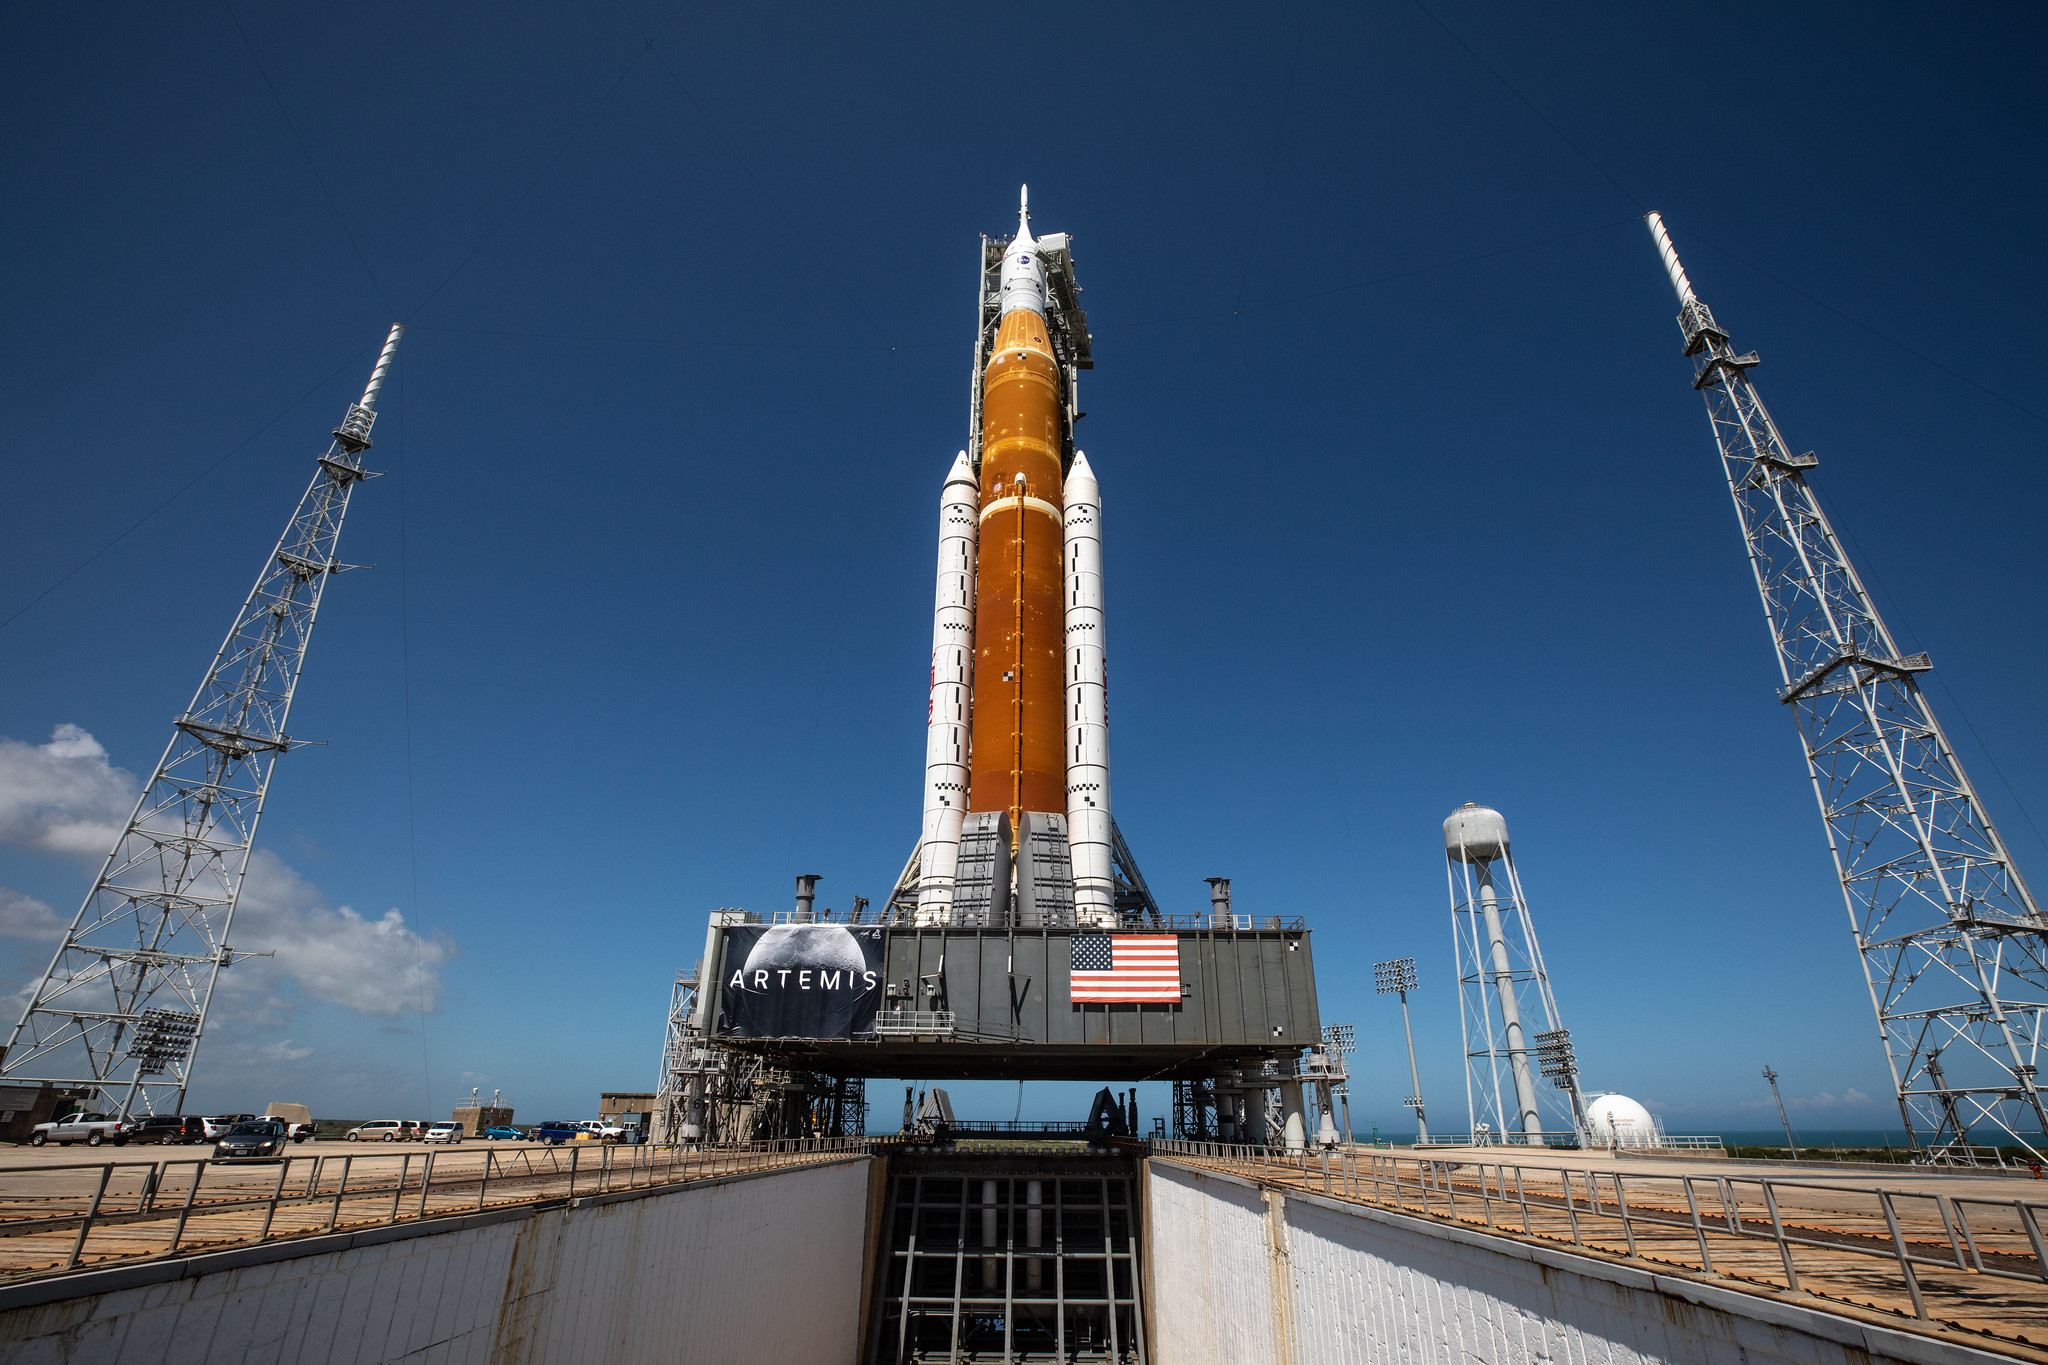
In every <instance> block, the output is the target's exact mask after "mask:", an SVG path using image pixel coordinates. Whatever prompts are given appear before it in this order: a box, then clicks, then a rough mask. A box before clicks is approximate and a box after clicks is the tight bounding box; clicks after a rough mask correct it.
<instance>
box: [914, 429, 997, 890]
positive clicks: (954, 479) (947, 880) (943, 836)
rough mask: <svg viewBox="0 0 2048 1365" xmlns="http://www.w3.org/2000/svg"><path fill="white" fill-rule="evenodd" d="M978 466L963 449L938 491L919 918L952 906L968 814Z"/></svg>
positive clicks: (919, 872) (978, 507)
mask: <svg viewBox="0 0 2048 1365" xmlns="http://www.w3.org/2000/svg"><path fill="white" fill-rule="evenodd" d="M980 500H981V499H980V492H979V488H978V485H977V484H976V482H975V477H974V466H972V465H970V464H969V463H968V462H967V452H966V451H964V450H963V451H961V452H960V454H959V455H958V456H957V457H956V458H955V459H954V461H953V468H952V469H951V470H950V471H949V472H948V473H947V474H946V483H945V486H944V487H943V488H942V489H941V490H940V491H939V569H938V588H937V590H936V592H935V594H934V599H933V603H932V692H931V704H930V709H929V711H928V713H927V716H926V721H925V746H924V839H923V843H922V845H921V847H920V851H919V854H918V871H917V922H918V923H919V924H926V925H930V924H944V923H945V922H946V920H947V918H948V917H949V916H950V915H951V914H952V911H953V874H954V870H955V869H956V867H957V866H958V865H959V861H960V821H961V817H963V816H964V815H965V814H966V813H967V726H968V720H969V711H970V703H971V697H972V692H973V686H974V684H973V678H974V547H975V540H976V537H977V535H978V533H979V530H980V517H979V509H980Z"/></svg>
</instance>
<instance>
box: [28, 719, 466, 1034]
mask: <svg viewBox="0 0 2048 1365" xmlns="http://www.w3.org/2000/svg"><path fill="white" fill-rule="evenodd" d="M141 785H142V783H141V780H140V779H139V778H137V777H136V776H135V774H133V773H131V772H128V771H126V770H125V769H122V768H117V767H114V766H113V765H112V764H111V763H110V762H108V759H107V751H106V749H105V748H104V747H103V746H102V745H101V744H100V742H99V741H98V740H96V739H94V738H93V737H92V736H91V735H90V734H89V733H87V732H86V731H85V730H83V729H80V728H79V727H78V726H76V725H70V724H65V725H59V726H58V727H57V728H56V729H55V730H54V731H52V732H51V735H50V742H49V743H47V744H39V745H38V744H24V743H22V742H21V741H20V740H15V739H8V738H5V737H4V736H0V844H13V845H16V846H17V847H21V848H29V849H35V850H38V851H41V852H46V853H58V854H65V855H69V856H73V857H79V858H89V859H91V860H92V861H93V862H94V863H97V860H98V859H100V858H102V857H104V856H105V855H106V852H107V849H108V848H110V847H111V846H112V845H113V842H114V839H115V837H116V836H117V835H118V834H119V833H120V832H121V827H122V825H123V824H124V823H125V822H126V821H127V818H128V814H129V812H130V811H131V810H133V809H134V806H135V796H136V793H137V791H138V790H139V789H140V787H141ZM64 928H65V922H64V921H62V920H60V919H58V917H57V915H56V912H55V911H53V910H52V909H51V908H50V907H49V906H48V905H45V904H44V903H43V902H41V901H39V900H36V899H34V898H33V897H30V896H26V895H23V894H22V893H20V892H18V891H11V890H8V889H7V888H4V887H0V937H6V938H24V939H41V940H54V939H57V938H61V937H62V936H63V933H64ZM229 938H230V941H231V943H232V945H233V946H234V947H235V948H237V949H241V950H243V951H249V952H258V953H267V952H275V954H276V956H275V957H259V958H251V959H248V960H246V961H244V962H241V963H239V964H237V965H236V966H235V967H233V968H231V969H230V970H228V971H227V972H226V973H224V974H223V975H222V977H221V986H222V987H223V988H224V990H225V992H226V994H227V995H228V996H229V999H228V1000H224V1001H222V1000H217V1002H216V1003H217V1004H225V1005H227V1006H228V1010H227V1014H228V1016H229V1017H230V1018H234V1017H235V1016H241V1017H242V1018H243V1019H244V1020H246V1021H247V1022H250V1023H260V1024H264V1025H276V1024H280V1023H282V1021H284V1020H286V1019H288V1018H290V1016H291V1013H292V1009H293V1004H294V1001H293V998H292V997H293V996H294V995H304V996H310V997H312V998H313V999H316V1000H321V1001H326V1002H328V1003H330V1004H336V1005H342V1006H345V1007H347V1008H349V1009H353V1010H361V1011H362V1012H363V1013H365V1014H373V1015H377V1016H379V1017H381V1018H387V1019H389V1018H395V1017H398V1016H401V1015H406V1014H412V1013H415V1012H418V1011H427V1012H432V1011H433V1010H435V1009H438V1008H439V1007H440V1002H441V990H442V987H441V976H440V971H439V969H440V968H441V967H442V966H443V965H445V964H446V963H448V962H450V961H452V960H453V959H454V957H455V953H456V947H455V943H454V941H453V940H451V939H450V938H449V937H448V936H447V935H446V934H441V933H436V934H434V935H432V936H430V937H422V936H421V935H420V934H418V933H417V932H415V931H414V930H413V929H412V928H411V927H410V926H409V925H407V924H406V921H405V916H404V915H403V914H401V913H400V912H399V911H397V910H395V909H394V910H387V911H385V912H384V914H383V915H382V916H381V917H378V918H368V917H365V916H363V915H360V914H358V913H356V911H354V910H352V909H351V908H349V907H348V906H346V905H344V906H341V907H340V908H339V909H333V910H330V909H328V908H327V907H326V905H325V898H324V897H323V896H322V895H321V894H320V890H319V888H318V887H316V886H314V885H313V884H312V883H310V882H308V881H306V879H305V878H303V877H301V876H300V875H299V874H298V873H297V872H296V871H294V870H293V869H292V867H291V866H290V865H289V864H288V863H286V862H285V861H284V860H283V859H282V858H279V857H277V856H276V855H275V854H273V853H271V852H269V851H268V850H267V849H263V848H258V849H257V850H256V851H255V853H254V854H253V855H252V856H251V857H250V859H249V873H248V878H247V880H246V881H245V882H244V883H243V886H242V898H241V903H240V905H239V907H238V908H237V909H236V912H235V926H234V931H233V932H232V934H230V936H229ZM294 985H295V986H296V988H297V989H296V991H293V990H291V989H289V987H291V986H294Z"/></svg>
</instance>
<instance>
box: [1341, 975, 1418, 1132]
mask: <svg viewBox="0 0 2048 1365" xmlns="http://www.w3.org/2000/svg"><path fill="white" fill-rule="evenodd" d="M1372 979H1373V985H1374V986H1375V987H1376V988H1377V989H1378V991H1379V993H1380V994H1381V995H1386V994H1388V993H1390V992H1391V993H1393V994H1395V995H1398V996H1400V997H1401V1031H1402V1032H1403V1033H1405V1034H1407V1035H1408V1087H1409V1089H1408V1098H1406V1099H1404V1100H1402V1101H1401V1103H1403V1104H1405V1105H1407V1106H1408V1107H1409V1108H1410V1109H1413V1110H1414V1111H1415V1145H1416V1146H1418V1147H1426V1146H1428V1145H1429V1117H1428V1115H1426V1114H1424V1113H1423V1112H1422V1073H1421V1072H1420V1071H1418V1070H1416V1067H1415V1026H1414V1025H1412V1024H1410V1023H1409V1022H1408V992H1410V991H1412V990H1414V989H1415V988H1416V986H1417V985H1419V984H1420V982H1419V981H1418V979H1417V978H1416V975H1415V959H1414V958H1412V957H1397V958H1395V959H1394V960H1393V961H1391V962H1375V963H1373V965H1372ZM1347 1108H1348V1106H1347ZM1345 1127H1346V1130H1347V1131H1349V1128H1350V1120H1349V1116H1348V1115H1347V1117H1346V1120H1345ZM1375 1131H1377V1130H1375Z"/></svg>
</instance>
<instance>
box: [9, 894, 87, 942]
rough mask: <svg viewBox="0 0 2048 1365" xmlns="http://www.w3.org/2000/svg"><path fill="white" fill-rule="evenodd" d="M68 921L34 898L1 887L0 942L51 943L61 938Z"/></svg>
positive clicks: (68, 923)
mask: <svg viewBox="0 0 2048 1365" xmlns="http://www.w3.org/2000/svg"><path fill="white" fill-rule="evenodd" d="M69 925H70V921H68V920H66V919H64V918H63V917H62V916H61V915H59V914H58V913H57V912H56V911H55V910H52V909H51V908H50V907H49V906H47V905H45V904H44V903H43V902H41V901H39V900H37V899H36V898H35V897H34V896H30V895H25V894H23V893H22V892H19V891H16V890H15V889H14V888H13V887H11V886H0V938H26V939H35V940H38V941H41V942H45V943H54V942H56V941H57V940H58V939H60V938H62V937H64V930H65V929H66V928H68V927H69Z"/></svg>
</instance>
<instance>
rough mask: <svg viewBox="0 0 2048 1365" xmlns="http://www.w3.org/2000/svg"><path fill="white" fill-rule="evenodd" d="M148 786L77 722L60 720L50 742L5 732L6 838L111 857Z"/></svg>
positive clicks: (2, 800) (0, 752) (0, 786)
mask: <svg viewBox="0 0 2048 1365" xmlns="http://www.w3.org/2000/svg"><path fill="white" fill-rule="evenodd" d="M141 785H142V784H141V782H140V781H139V780H138V779H137V778H136V776H135V774H134V773H131V772H128V771H127V770H125V769H122V768H116V767H115V766H113V764H111V763H109V762H108V761H107V751H106V750H105V749H104V748H102V747H101V746H100V742H99V741H98V740H96V739H94V738H93V737H92V736H91V735H89V734H87V733H86V732H85V731H84V730H81V729H80V728H79V727H77V726H76V725H70V724H65V725H60V726H58V727H57V728H56V729H55V730H53V731H51V732H50V742H49V743H48V744H24V743H22V742H21V741H20V740H18V739H8V738H6V737H5V736H0V843H9V844H16V845H19V846H21V847H23V848H33V849H39V850H41V851H43V852H45V853H62V854H67V855H69V856H71V857H74V858H93V859H97V858H104V857H105V856H106V854H107V850H108V849H109V848H111V847H113V843H114V837H115V836H116V835H118V834H119V833H120V832H121V826H122V825H123V824H124V823H126V821H127V818H128V813H129V812H130V811H131V810H133V809H134V806H135V796H136V792H137V790H138V789H139V788H140V787H141Z"/></svg>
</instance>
